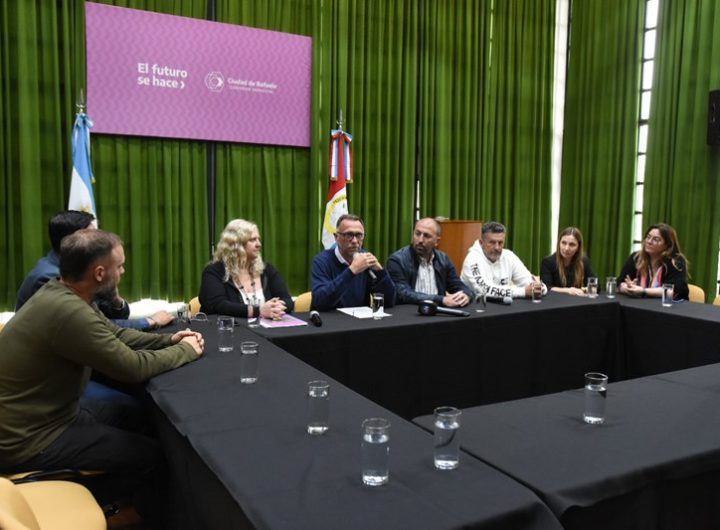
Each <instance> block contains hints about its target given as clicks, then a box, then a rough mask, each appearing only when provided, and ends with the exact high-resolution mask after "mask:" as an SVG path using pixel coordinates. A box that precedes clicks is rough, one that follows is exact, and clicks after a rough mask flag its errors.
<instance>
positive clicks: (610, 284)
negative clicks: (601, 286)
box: [605, 276, 617, 298]
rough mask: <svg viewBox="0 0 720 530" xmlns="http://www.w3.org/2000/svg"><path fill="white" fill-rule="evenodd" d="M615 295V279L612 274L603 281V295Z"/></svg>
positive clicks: (610, 296)
mask: <svg viewBox="0 0 720 530" xmlns="http://www.w3.org/2000/svg"><path fill="white" fill-rule="evenodd" d="M616 295H617V280H616V279H615V277H614V276H609V277H608V279H607V281H606V282H605V296H607V297H608V298H615V296H616Z"/></svg>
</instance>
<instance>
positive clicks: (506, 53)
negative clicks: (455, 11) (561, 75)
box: [476, 0, 556, 274]
mask: <svg viewBox="0 0 720 530" xmlns="http://www.w3.org/2000/svg"><path fill="white" fill-rule="evenodd" d="M494 4H495V10H494V17H493V32H492V45H491V53H490V65H489V68H490V71H489V75H488V81H487V83H486V86H487V89H486V92H485V107H486V109H487V122H486V132H485V134H484V135H483V144H481V145H480V149H481V152H482V153H483V163H482V172H481V176H480V178H481V194H480V203H479V204H478V207H479V208H478V211H477V215H476V217H477V218H480V219H485V220H490V219H495V220H497V221H500V222H502V223H504V224H506V225H507V226H508V229H509V234H508V246H509V248H511V249H513V251H515V253H516V254H518V256H520V258H521V259H522V260H523V261H524V262H525V264H526V265H527V266H528V268H530V269H531V271H533V272H535V273H536V274H539V272H540V270H539V269H540V261H541V259H542V257H543V256H544V255H546V253H547V249H548V247H549V245H550V232H549V227H550V204H551V193H552V186H551V163H552V99H553V72H554V51H555V5H556V2H555V0H501V1H496V2H495V3H494ZM476 204H477V203H476Z"/></svg>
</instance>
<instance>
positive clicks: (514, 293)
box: [461, 241, 547, 298]
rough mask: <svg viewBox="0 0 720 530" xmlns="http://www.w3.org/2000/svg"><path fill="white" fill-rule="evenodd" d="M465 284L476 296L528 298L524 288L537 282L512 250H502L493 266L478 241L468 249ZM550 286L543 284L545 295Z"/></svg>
mask: <svg viewBox="0 0 720 530" xmlns="http://www.w3.org/2000/svg"><path fill="white" fill-rule="evenodd" d="M461 279H462V281H463V282H464V283H465V284H466V285H468V286H469V287H470V288H471V289H472V290H473V291H474V292H475V294H476V295H484V294H487V295H490V296H500V297H505V296H510V297H512V298H525V286H526V285H528V284H530V283H532V282H533V281H534V278H533V275H532V274H530V271H529V270H528V269H527V267H525V265H523V262H522V261H520V258H518V257H517V256H516V255H515V254H514V253H513V251H512V250H506V249H503V251H502V253H501V254H500V257H499V258H498V260H497V261H495V262H494V263H493V262H492V261H490V260H489V259H487V257H485V253H484V252H483V250H482V247H481V246H480V242H479V241H475V243H473V246H471V247H470V249H469V250H468V254H467V256H466V257H465V262H464V263H463V268H462V276H461ZM546 293H547V287H545V285H544V284H543V296H544V295H545V294H546Z"/></svg>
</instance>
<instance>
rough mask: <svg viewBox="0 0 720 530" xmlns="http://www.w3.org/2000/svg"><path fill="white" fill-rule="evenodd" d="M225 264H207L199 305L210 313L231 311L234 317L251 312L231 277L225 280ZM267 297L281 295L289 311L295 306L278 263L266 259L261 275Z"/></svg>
mask: <svg viewBox="0 0 720 530" xmlns="http://www.w3.org/2000/svg"><path fill="white" fill-rule="evenodd" d="M224 277H225V264H224V263H223V262H222V261H216V262H213V263H211V264H210V265H208V266H207V267H205V270H204V271H203V275H202V283H201V284H200V296H199V298H200V307H201V308H202V311H203V312H204V313H208V314H211V315H228V316H232V317H244V318H247V316H248V306H247V304H246V303H245V302H244V301H243V298H242V295H241V294H240V291H239V290H238V288H237V287H235V285H234V284H233V282H232V280H228V281H224V280H223V278H224ZM260 281H261V282H262V290H263V294H264V295H265V300H269V299H270V298H274V297H276V296H277V297H278V298H280V299H281V300H282V301H283V302H285V307H287V312H288V313H290V312H291V311H292V310H293V307H294V304H293V300H292V297H291V296H290V293H289V292H288V289H287V285H285V280H283V278H282V276H281V275H280V273H279V272H278V271H277V269H276V268H275V267H273V266H272V265H270V264H269V263H267V262H266V263H265V270H264V271H263V273H262V275H261V276H260Z"/></svg>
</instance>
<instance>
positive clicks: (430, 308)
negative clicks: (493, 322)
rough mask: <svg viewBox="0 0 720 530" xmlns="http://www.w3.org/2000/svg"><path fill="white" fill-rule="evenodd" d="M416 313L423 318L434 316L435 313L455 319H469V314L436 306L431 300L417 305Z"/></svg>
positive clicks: (460, 310)
mask: <svg viewBox="0 0 720 530" xmlns="http://www.w3.org/2000/svg"><path fill="white" fill-rule="evenodd" d="M418 313H420V314H421V315H424V316H434V315H436V314H437V313H442V314H443V315H453V316H456V317H469V316H470V313H468V312H467V311H463V310H462V309H453V308H452V307H443V306H439V305H437V304H436V303H435V302H433V301H432V300H423V301H422V302H420V303H419V304H418Z"/></svg>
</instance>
